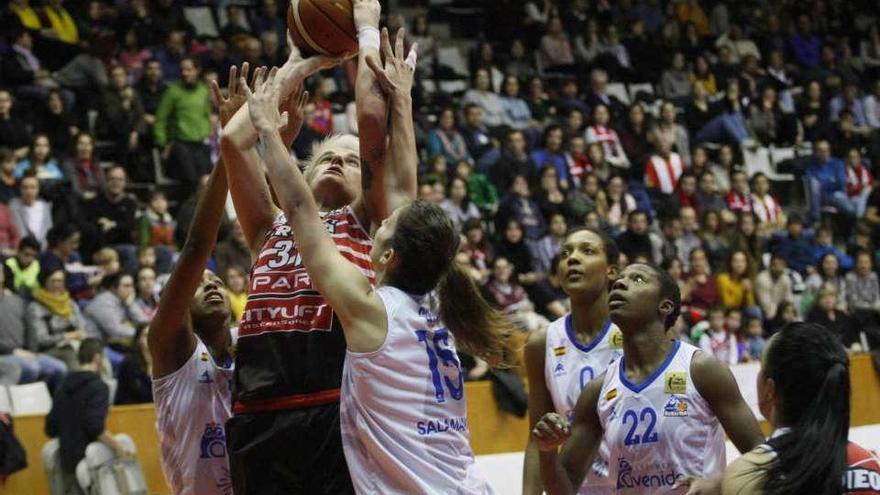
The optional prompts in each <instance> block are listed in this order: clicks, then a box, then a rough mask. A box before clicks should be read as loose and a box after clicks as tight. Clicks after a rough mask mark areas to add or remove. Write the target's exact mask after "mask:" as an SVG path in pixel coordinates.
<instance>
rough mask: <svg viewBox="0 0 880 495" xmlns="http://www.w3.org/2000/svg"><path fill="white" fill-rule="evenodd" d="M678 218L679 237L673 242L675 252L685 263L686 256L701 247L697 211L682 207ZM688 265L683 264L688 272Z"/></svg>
mask: <svg viewBox="0 0 880 495" xmlns="http://www.w3.org/2000/svg"><path fill="white" fill-rule="evenodd" d="M678 218H679V220H680V221H681V235H680V236H679V238H678V239H677V240H676V241H675V247H676V250H677V251H678V252H679V254H681V255H682V259H683V260H686V261H687V257H688V254H690V252H691V251H693V250H694V249H696V248H698V247H701V246H702V244H703V243H702V240H701V239H700V236H699V235H698V231H699V229H700V224H699V219H698V218H697V211H696V210H695V209H694V208H692V207H690V206H683V207H682V208H681V210H679V213H678ZM690 268H691V267H690V264H689V263H687V262H685V263H684V269H685V270H686V271H690Z"/></svg>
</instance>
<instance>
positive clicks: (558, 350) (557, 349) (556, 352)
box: [553, 345, 565, 357]
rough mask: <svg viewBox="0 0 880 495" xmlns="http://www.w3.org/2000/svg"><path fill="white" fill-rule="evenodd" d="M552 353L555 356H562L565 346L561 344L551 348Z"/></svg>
mask: <svg viewBox="0 0 880 495" xmlns="http://www.w3.org/2000/svg"><path fill="white" fill-rule="evenodd" d="M553 355H554V356H556V357H559V356H564V355H565V346H564V345H561V346H559V347H554V348H553Z"/></svg>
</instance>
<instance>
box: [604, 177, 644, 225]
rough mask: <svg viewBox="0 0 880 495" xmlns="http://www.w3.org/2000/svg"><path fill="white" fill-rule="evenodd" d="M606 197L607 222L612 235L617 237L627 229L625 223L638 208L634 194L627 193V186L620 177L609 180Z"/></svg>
mask: <svg viewBox="0 0 880 495" xmlns="http://www.w3.org/2000/svg"><path fill="white" fill-rule="evenodd" d="M605 197H606V198H607V202H608V213H607V215H606V219H605V220H606V222H607V223H608V228H609V229H610V231H611V233H612V234H614V235H617V234H619V233H620V232H621V231H622V229H623V228H624V227H625V225H624V222H625V221H626V219H627V216H628V215H629V212H631V211H635V210H636V209H637V208H638V206H637V205H636V200H635V198H633V196H632V194H630V193H629V192H627V190H626V184H625V183H624V182H623V178H622V177H621V176H619V175H614V176H612V177H610V178H609V179H608V185H607V186H606V194H605Z"/></svg>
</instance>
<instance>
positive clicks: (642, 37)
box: [618, 19, 663, 115]
mask: <svg viewBox="0 0 880 495" xmlns="http://www.w3.org/2000/svg"><path fill="white" fill-rule="evenodd" d="M629 26H630V32H629V36H628V37H627V39H626V41H625V46H626V51H627V53H628V54H629V58H630V64H631V67H632V71H630V74H623V75H624V76H626V75H630V76H631V78H632V80H633V81H636V82H645V81H650V82H652V83H653V82H656V80H657V74H660V73H661V72H662V70H663V57H662V52H661V50H662V45H661V44H660V43H658V42H657V41H658V40H657V39H656V38H657V37H656V36H650V35H648V33H646V32H645V23H644V22H642V21H641V20H640V19H634V20H633V21H632V22H630V23H629ZM618 115H619V114H618Z"/></svg>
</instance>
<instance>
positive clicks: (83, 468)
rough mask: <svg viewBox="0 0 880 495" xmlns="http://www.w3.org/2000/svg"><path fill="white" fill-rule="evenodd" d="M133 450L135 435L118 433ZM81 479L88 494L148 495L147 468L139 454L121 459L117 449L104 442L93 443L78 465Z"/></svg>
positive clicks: (78, 474)
mask: <svg viewBox="0 0 880 495" xmlns="http://www.w3.org/2000/svg"><path fill="white" fill-rule="evenodd" d="M114 438H115V439H116V441H117V442H119V443H121V444H122V445H123V446H125V448H126V449H128V450H129V451H131V452H135V454H136V449H135V445H134V441H132V439H131V437H130V436H128V435H126V434H124V433H119V434H117V435H114ZM76 475H77V481H78V482H79V485H80V487H81V488H82V489H83V491H85V492H86V493H92V494H95V495H122V494H127V495H146V494H147V483H146V478H144V473H143V469H142V468H141V464H140V462H139V461H138V460H137V456H136V455H135V458H134V459H120V458H118V457H117V456H116V453H115V452H113V449H111V448H110V447H108V446H107V445H105V444H104V443H102V442H92V443H90V444H89V445H88V447H86V456H85V458H84V459H83V460H82V461H80V463H79V465H77V467H76Z"/></svg>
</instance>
